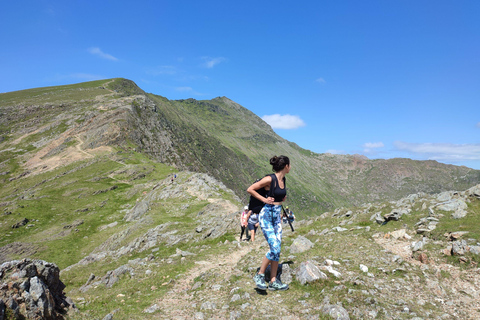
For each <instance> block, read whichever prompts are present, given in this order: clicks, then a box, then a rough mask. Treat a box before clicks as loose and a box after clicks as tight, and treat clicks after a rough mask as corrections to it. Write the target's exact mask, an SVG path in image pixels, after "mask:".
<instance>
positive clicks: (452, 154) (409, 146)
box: [394, 141, 480, 161]
mask: <svg viewBox="0 0 480 320" xmlns="http://www.w3.org/2000/svg"><path fill="white" fill-rule="evenodd" d="M394 146H395V148H397V149H398V150H401V151H406V152H409V153H411V154H415V155H419V156H426V157H428V159H430V160H443V161H462V160H480V143H470V144H453V143H408V142H402V141H395V142H394Z"/></svg>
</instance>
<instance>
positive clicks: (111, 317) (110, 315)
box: [102, 313, 113, 320]
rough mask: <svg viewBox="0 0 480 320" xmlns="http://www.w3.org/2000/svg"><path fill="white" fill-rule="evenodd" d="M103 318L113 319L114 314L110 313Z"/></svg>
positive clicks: (104, 319) (105, 319) (106, 319)
mask: <svg viewBox="0 0 480 320" xmlns="http://www.w3.org/2000/svg"><path fill="white" fill-rule="evenodd" d="M102 320H113V314H111V313H109V314H107V315H106V316H105V317H103V319H102Z"/></svg>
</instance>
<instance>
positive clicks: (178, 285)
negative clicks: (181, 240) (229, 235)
mask: <svg viewBox="0 0 480 320" xmlns="http://www.w3.org/2000/svg"><path fill="white" fill-rule="evenodd" d="M260 245H261V241H255V242H253V243H252V242H242V243H241V244H239V247H237V248H236V249H235V250H232V251H231V252H228V253H226V254H225V255H220V256H219V255H212V256H211V257H210V258H209V259H208V260H201V261H196V262H195V265H196V267H195V268H193V269H191V270H189V272H188V273H187V274H185V275H184V276H182V277H179V278H178V279H177V280H175V285H174V287H173V288H172V290H170V291H169V292H168V293H167V294H166V295H165V297H164V298H163V299H161V300H159V301H157V303H156V304H157V306H158V308H159V310H160V312H159V313H157V314H156V315H155V318H157V319H193V318H194V308H192V305H193V304H194V303H199V302H198V301H197V299H196V298H197V297H196V296H195V293H194V292H190V290H191V289H192V286H193V284H194V280H195V278H197V277H199V276H200V275H202V274H204V273H210V274H215V277H216V278H217V279H216V282H217V283H222V282H223V281H227V280H228V279H229V278H230V277H231V276H232V275H233V274H234V270H235V268H236V266H237V264H238V263H239V262H240V260H241V259H242V258H243V257H244V256H246V255H248V254H249V253H251V252H252V251H255V250H256V249H258V248H259V247H260ZM217 293H218V294H219V295H221V294H222V293H221V292H217Z"/></svg>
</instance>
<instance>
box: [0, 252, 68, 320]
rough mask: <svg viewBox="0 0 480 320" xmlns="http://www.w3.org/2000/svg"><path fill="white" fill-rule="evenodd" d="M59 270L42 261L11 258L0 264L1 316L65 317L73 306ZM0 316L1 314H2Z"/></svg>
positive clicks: (18, 317) (51, 264) (53, 265)
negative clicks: (8, 313)
mask: <svg viewBox="0 0 480 320" xmlns="http://www.w3.org/2000/svg"><path fill="white" fill-rule="evenodd" d="M59 274H60V269H59V268H58V267H57V266H56V265H55V264H53V263H48V262H45V261H43V260H30V259H23V260H14V261H9V262H5V263H3V264H2V265H0V281H1V282H0V315H3V314H5V313H6V312H7V310H9V312H11V313H12V314H13V315H14V316H15V318H17V319H23V318H26V319H55V320H57V319H64V315H65V314H66V313H67V311H68V310H69V308H75V306H74V304H73V302H72V301H71V300H70V299H68V298H67V297H66V296H65V295H64V293H63V289H64V288H65V285H64V284H63V282H62V281H60V278H59ZM2 319H3V317H2Z"/></svg>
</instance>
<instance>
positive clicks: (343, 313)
mask: <svg viewBox="0 0 480 320" xmlns="http://www.w3.org/2000/svg"><path fill="white" fill-rule="evenodd" d="M322 311H323V313H325V314H328V315H329V316H330V317H332V319H335V320H350V316H349V315H348V312H347V310H345V308H344V307H342V306H340V305H338V304H327V305H325V306H323V309H322Z"/></svg>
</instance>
